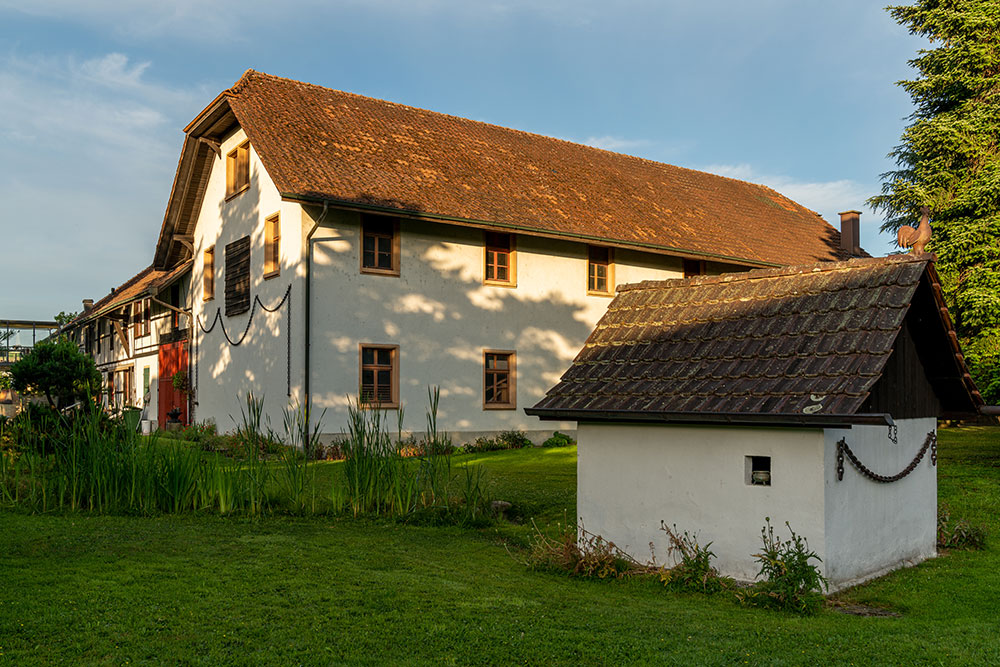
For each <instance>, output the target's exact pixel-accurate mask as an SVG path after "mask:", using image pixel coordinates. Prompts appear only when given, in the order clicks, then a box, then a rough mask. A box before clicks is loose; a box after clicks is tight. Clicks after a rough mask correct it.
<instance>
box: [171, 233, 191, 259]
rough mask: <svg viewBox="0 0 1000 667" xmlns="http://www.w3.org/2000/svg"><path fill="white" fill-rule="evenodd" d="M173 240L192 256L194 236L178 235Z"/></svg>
mask: <svg viewBox="0 0 1000 667" xmlns="http://www.w3.org/2000/svg"><path fill="white" fill-rule="evenodd" d="M174 240H175V241H177V242H178V243H180V244H181V245H182V246H184V247H185V248H187V249H188V251H189V252H190V253H191V254H192V255H194V236H192V235H191V234H184V235H181V234H178V235H177V236H175V237H174Z"/></svg>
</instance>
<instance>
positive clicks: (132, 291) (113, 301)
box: [69, 262, 191, 326]
mask: <svg viewBox="0 0 1000 667" xmlns="http://www.w3.org/2000/svg"><path fill="white" fill-rule="evenodd" d="M190 268H191V262H184V263H182V264H179V265H178V266H176V267H174V268H173V269H171V270H169V271H158V270H156V269H154V268H153V267H152V266H147V267H146V268H145V269H143V270H142V271H140V272H139V273H137V274H135V275H134V276H132V277H131V278H129V279H128V280H126V281H125V282H124V283H122V284H121V285H119V286H118V287H116V288H114V289H113V290H111V292H110V293H109V294H107V295H105V296H104V297H102V298H101V299H100V300H99V301H95V302H94V306H93V307H92V308H91V309H90V310H88V311H87V312H86V313H81V314H80V315H79V316H77V318H76V319H75V320H73V322H72V323H71V324H70V325H69V326H75V325H77V324H82V323H83V322H86V321H87V320H89V319H92V318H94V317H97V316H98V315H102V314H104V313H106V312H107V311H109V310H112V309H114V308H116V307H118V306H123V305H125V304H127V303H130V302H132V301H134V300H135V299H138V298H140V297H143V296H145V295H146V294H147V292H149V291H156V290H157V289H158V288H160V287H163V286H165V285H167V284H169V283H171V282H173V280H174V279H175V278H177V277H178V276H180V275H182V274H183V273H184V272H185V271H188V270H190Z"/></svg>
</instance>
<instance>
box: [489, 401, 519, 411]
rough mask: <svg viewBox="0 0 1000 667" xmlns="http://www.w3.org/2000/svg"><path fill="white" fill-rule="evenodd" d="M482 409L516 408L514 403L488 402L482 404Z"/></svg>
mask: <svg viewBox="0 0 1000 667" xmlns="http://www.w3.org/2000/svg"><path fill="white" fill-rule="evenodd" d="M483 410H517V405H516V404H515V403H488V404H485V405H483Z"/></svg>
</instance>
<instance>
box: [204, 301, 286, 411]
mask: <svg viewBox="0 0 1000 667" xmlns="http://www.w3.org/2000/svg"><path fill="white" fill-rule="evenodd" d="M291 294H292V286H291V285H289V286H288V289H286V290H285V296H283V297H281V301H279V302H278V303H277V305H275V306H274V307H272V308H268V307H267V306H265V305H264V302H263V301H261V300H260V296H257V295H255V296H254V298H253V305H252V306H251V307H250V317H248V318H247V325H246V327H245V328H244V329H243V333H242V334H241V335H240V337H239V339H237V340H233V338H232V336H230V335H229V332H228V331H226V325H225V323H224V322H222V308H221V307H220V308H216V309H215V318H213V319H212V325H211V326H210V327H208V328H207V329H206V328H205V325H204V324H202V323H201V317H199V318H198V328H199V329H201V330H202V332H203V333H205V334H210V333H212V331H213V330H214V329H215V326H216V325H220V328H221V329H222V335H223V336H224V337H225V338H226V341H227V342H228V343H229V344H230V345H231V346H232V347H239V346H240V345H242V344H243V341H244V340H246V337H247V334H249V333H250V326H251V325H252V324H253V317H254V315H255V314H256V313H257V307H258V306H260V309H261V310H263V311H265V312H268V313H275V312H277V311H278V310H280V309H281V307H282V306H284V305H285V302H286V301H288V297H289V296H290V295H291ZM285 343H286V344H285V386H286V390H287V395H288V396H291V395H292V305H291V303H289V304H288V308H286V309H285ZM197 372H198V365H197V364H195V385H196V386H197V384H198V376H197Z"/></svg>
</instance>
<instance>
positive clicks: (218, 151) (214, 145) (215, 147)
mask: <svg viewBox="0 0 1000 667" xmlns="http://www.w3.org/2000/svg"><path fill="white" fill-rule="evenodd" d="M198 143H202V144H205V145H206V146H208V147H209V148H211V149H212V151H213V152H214V153H215V155H216V157H220V158H221V157H222V144H220V143H219V142H218V141H214V140H212V139H209V138H208V137H198Z"/></svg>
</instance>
